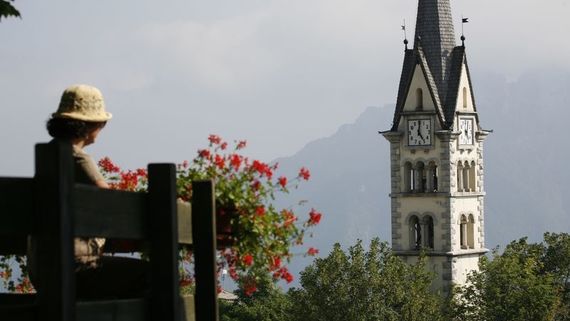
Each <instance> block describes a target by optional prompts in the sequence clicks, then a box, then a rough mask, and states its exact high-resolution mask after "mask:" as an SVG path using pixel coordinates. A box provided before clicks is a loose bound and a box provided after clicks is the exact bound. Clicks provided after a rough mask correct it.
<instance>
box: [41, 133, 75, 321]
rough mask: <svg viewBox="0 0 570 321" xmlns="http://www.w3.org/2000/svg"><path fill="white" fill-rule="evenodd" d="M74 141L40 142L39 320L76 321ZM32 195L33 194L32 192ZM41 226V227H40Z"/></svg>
mask: <svg viewBox="0 0 570 321" xmlns="http://www.w3.org/2000/svg"><path fill="white" fill-rule="evenodd" d="M73 168H74V167H73V158H72V149H71V144H69V143H63V142H58V141H54V142H51V143H49V144H38V145H36V175H35V181H34V184H35V185H34V200H33V201H35V204H36V208H35V216H36V219H35V224H37V225H36V226H35V231H36V232H37V234H36V235H37V239H36V240H37V242H34V243H35V244H37V253H38V257H37V266H38V274H39V277H40V280H41V283H40V285H39V289H38V308H39V311H38V312H39V313H38V317H39V320H46V321H52V320H61V321H73V320H75V273H74V270H75V268H74V264H75V263H74V259H73V253H74V251H73V215H72V213H71V210H70V204H71V193H72V187H73ZM30 197H32V196H31V195H30ZM40 227H41V228H40Z"/></svg>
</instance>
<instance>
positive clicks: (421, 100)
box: [416, 88, 424, 110]
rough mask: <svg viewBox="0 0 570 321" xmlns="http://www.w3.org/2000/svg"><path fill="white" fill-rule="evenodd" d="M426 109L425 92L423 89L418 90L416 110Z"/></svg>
mask: <svg viewBox="0 0 570 321" xmlns="http://www.w3.org/2000/svg"><path fill="white" fill-rule="evenodd" d="M423 109H424V92H423V90H422V89H421V88H418V89H417V90H416V110H423Z"/></svg>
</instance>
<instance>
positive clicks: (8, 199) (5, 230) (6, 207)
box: [0, 177, 34, 235]
mask: <svg viewBox="0 0 570 321" xmlns="http://www.w3.org/2000/svg"><path fill="white" fill-rule="evenodd" d="M32 198H33V180H32V179H31V178H12V177H0V222H2V224H0V235H27V234H30V232H31V229H32V224H31V223H32V218H33V213H34V202H33V201H32Z"/></svg>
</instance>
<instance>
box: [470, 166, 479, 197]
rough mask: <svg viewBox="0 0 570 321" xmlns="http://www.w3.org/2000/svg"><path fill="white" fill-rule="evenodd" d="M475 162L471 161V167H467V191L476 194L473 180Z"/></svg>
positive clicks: (475, 185)
mask: <svg viewBox="0 0 570 321" xmlns="http://www.w3.org/2000/svg"><path fill="white" fill-rule="evenodd" d="M475 167H476V166H475V162H474V161H472V162H471V166H469V190H470V191H471V192H476V191H477V184H476V180H475V177H476V175H475Z"/></svg>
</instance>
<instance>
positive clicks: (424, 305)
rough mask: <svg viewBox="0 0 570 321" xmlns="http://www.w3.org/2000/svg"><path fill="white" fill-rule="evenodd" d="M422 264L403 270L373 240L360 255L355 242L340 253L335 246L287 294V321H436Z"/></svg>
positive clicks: (436, 301) (435, 303)
mask: <svg viewBox="0 0 570 321" xmlns="http://www.w3.org/2000/svg"><path fill="white" fill-rule="evenodd" d="M432 279H433V276H432V274H431V273H429V272H427V270H426V266H425V259H424V258H421V259H420V260H419V262H418V263H416V264H414V265H409V264H406V263H405V262H403V261H402V260H401V259H400V258H398V257H396V256H394V255H393V254H392V252H391V251H390V249H389V248H388V246H387V245H386V244H385V243H381V242H380V241H379V240H378V239H374V240H373V241H372V242H371V244H370V249H369V251H368V252H366V251H365V250H364V248H363V246H362V242H361V241H359V242H358V243H357V244H356V245H354V246H352V247H350V248H349V249H348V253H345V252H344V251H343V250H342V249H341V247H340V245H339V244H335V246H334V248H333V250H332V252H331V253H330V254H329V256H328V257H326V258H324V259H316V260H315V261H314V262H313V264H311V265H310V266H308V267H307V268H306V269H305V270H304V271H303V272H302V273H301V284H302V288H300V289H292V290H290V291H289V295H290V297H291V300H292V310H291V313H292V315H291V318H290V320H298V321H301V320H303V321H321V320H322V321H335V320H339V321H344V320H351V321H368V320H371V321H372V320H387V321H390V320H394V321H395V320H405V321H408V320H409V321H416V320H418V321H419V320H430V321H433V320H440V319H441V313H440V310H441V300H440V298H439V296H438V295H436V294H433V293H432V292H431V291H430V285H431V281H432Z"/></svg>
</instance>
